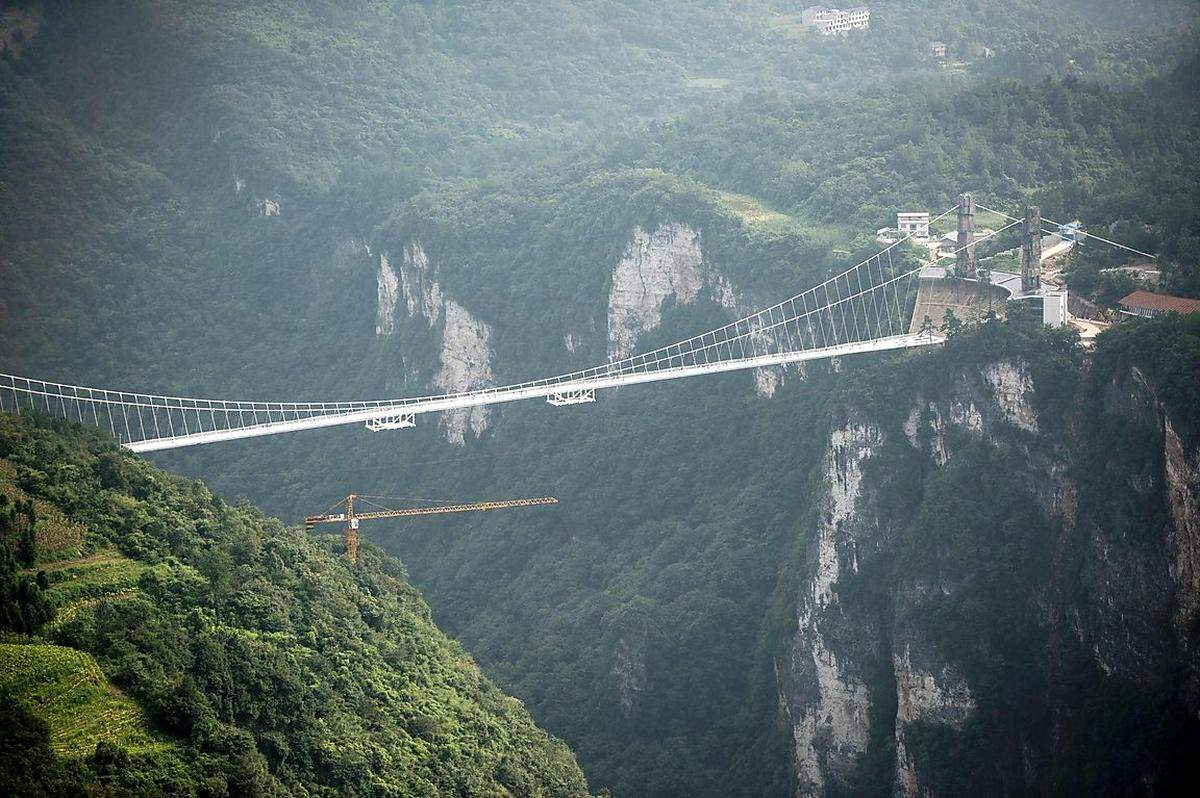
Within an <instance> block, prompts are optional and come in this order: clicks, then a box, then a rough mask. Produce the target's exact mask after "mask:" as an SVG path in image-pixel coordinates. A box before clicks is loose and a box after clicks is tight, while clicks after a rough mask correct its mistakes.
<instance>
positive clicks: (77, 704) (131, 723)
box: [0, 642, 172, 758]
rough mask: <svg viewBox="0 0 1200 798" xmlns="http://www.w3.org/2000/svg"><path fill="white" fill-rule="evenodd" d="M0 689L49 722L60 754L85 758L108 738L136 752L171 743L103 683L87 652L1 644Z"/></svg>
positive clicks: (138, 710) (42, 645)
mask: <svg viewBox="0 0 1200 798" xmlns="http://www.w3.org/2000/svg"><path fill="white" fill-rule="evenodd" d="M0 692H3V693H8V694H10V695H19V696H21V701H22V703H24V704H25V705H26V706H27V708H28V709H29V710H30V711H31V712H33V713H34V714H35V715H37V716H38V717H40V718H42V719H43V720H45V721H46V723H48V724H49V725H50V745H51V747H52V748H53V749H54V752H55V753H56V754H58V755H59V756H63V757H67V758H78V757H83V756H87V755H88V754H90V753H92V751H94V750H95V748H96V743H98V742H100V741H107V742H109V743H113V744H116V745H119V746H121V747H122V748H124V749H125V750H126V751H128V752H130V753H133V754H137V753H145V752H150V751H156V750H162V749H165V748H167V747H169V746H171V744H172V743H171V742H170V740H169V739H168V738H166V737H165V736H163V735H160V734H158V733H156V732H155V731H153V730H152V729H151V728H150V725H149V721H148V719H147V717H146V713H145V712H143V711H142V708H141V707H140V706H138V704H137V703H136V702H134V700H133V699H131V698H130V697H129V696H127V695H125V694H124V693H122V692H121V691H120V690H118V689H117V688H116V687H114V686H113V685H112V684H110V683H109V682H108V680H107V679H106V678H105V676H104V673H103V672H102V671H101V670H100V666H99V665H97V664H96V661H95V660H94V659H92V657H91V656H90V655H88V654H85V653H83V652H82V651H76V650H75V649H73V648H65V647H63V646H55V645H50V644H48V643H38V642H34V643H0Z"/></svg>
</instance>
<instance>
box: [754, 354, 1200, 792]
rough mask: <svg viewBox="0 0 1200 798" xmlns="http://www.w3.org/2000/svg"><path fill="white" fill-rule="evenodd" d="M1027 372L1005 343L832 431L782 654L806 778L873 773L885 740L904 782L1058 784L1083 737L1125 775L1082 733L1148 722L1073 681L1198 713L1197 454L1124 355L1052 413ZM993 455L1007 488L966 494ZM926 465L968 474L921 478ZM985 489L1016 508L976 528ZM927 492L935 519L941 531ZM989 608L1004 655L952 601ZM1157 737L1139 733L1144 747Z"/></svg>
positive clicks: (827, 782) (790, 719) (1103, 778)
mask: <svg viewBox="0 0 1200 798" xmlns="http://www.w3.org/2000/svg"><path fill="white" fill-rule="evenodd" d="M1034 372H1035V370H1034V369H1033V368H1031V366H1030V365H1029V364H1028V363H1027V362H1025V361H1023V360H1021V359H1020V358H1011V357H1010V358H1000V359H997V360H994V361H992V362H987V363H981V364H979V365H978V366H968V367H965V368H964V369H963V370H962V371H961V372H960V373H959V374H957V375H954V374H951V375H949V378H948V379H942V380H939V382H940V386H937V387H933V388H924V389H921V390H923V391H925V393H924V395H916V396H913V397H912V399H911V400H910V401H912V404H911V406H910V410H909V412H908V413H907V414H906V417H902V418H901V419H900V420H899V421H898V422H893V423H896V428H895V432H896V433H899V434H898V435H895V437H893V432H892V427H891V426H889V424H887V423H884V422H883V421H882V419H875V418H872V417H870V416H869V415H866V416H864V415H861V414H858V415H854V416H852V418H853V419H854V420H853V421H844V422H842V423H841V424H840V426H836V427H835V428H834V429H833V431H832V434H831V435H830V437H829V439H828V441H827V445H826V452H825V456H824V459H823V461H822V466H821V473H820V479H821V482H822V483H823V485H824V488H823V490H822V492H821V493H820V494H819V496H818V497H817V502H818V504H817V506H818V507H819V509H820V518H819V520H818V523H817V524H816V526H815V528H814V532H813V536H812V539H811V541H810V543H809V544H808V545H809V548H808V556H807V557H806V560H805V565H804V567H803V573H804V575H805V576H804V579H803V581H802V582H801V586H800V591H799V595H798V597H797V604H796V619H797V622H796V625H795V627H794V633H793V634H792V636H791V639H790V640H789V641H788V642H787V646H786V652H785V653H784V654H783V656H781V657H780V658H779V659H777V661H776V665H775V673H776V679H777V682H778V687H779V696H780V709H781V712H782V714H783V717H784V718H785V720H786V722H787V724H788V727H789V729H790V731H791V736H792V739H793V743H794V746H793V750H792V755H793V767H794V772H795V776H796V788H797V789H796V794H797V795H840V794H847V793H850V794H853V793H855V792H856V791H859V790H862V789H864V784H866V783H870V784H871V785H872V787H871V789H872V790H879V789H881V788H882V784H881V781H880V779H881V778H882V776H881V775H880V774H881V773H883V772H884V771H881V770H880V769H879V766H878V762H879V757H880V756H884V757H887V758H889V759H890V771H888V772H890V788H889V789H890V790H891V791H892V792H893V793H894V794H896V795H904V796H916V795H953V794H960V791H961V790H964V789H968V788H969V789H974V790H977V791H979V792H980V793H981V794H1014V793H1021V792H1030V791H1032V792H1046V791H1049V792H1054V791H1056V790H1059V789H1061V788H1063V786H1064V785H1066V784H1068V783H1069V782H1070V779H1072V778H1077V777H1078V771H1077V770H1074V768H1077V766H1078V763H1079V762H1081V761H1086V762H1089V763H1091V762H1093V760H1092V759H1089V758H1090V757H1093V756H1095V757H1096V759H1095V760H1094V764H1090V765H1089V766H1090V767H1091V768H1092V770H1093V771H1094V772H1090V773H1089V774H1088V775H1089V777H1090V778H1093V779H1096V780H1097V781H1096V782H1095V783H1097V784H1106V785H1111V784H1114V783H1120V780H1121V779H1122V778H1125V777H1127V774H1125V773H1123V771H1122V769H1121V768H1120V767H1116V766H1114V765H1113V764H1112V762H1111V759H1109V758H1106V757H1105V756H1104V755H1097V754H1096V753H1095V752H1096V750H1097V749H1096V744H1095V739H1097V738H1095V737H1094V735H1095V734H1098V733H1099V734H1119V735H1125V736H1129V735H1138V734H1142V733H1143V731H1142V730H1143V727H1142V726H1137V725H1136V724H1135V725H1130V723H1129V722H1128V721H1127V720H1126V719H1125V718H1123V717H1120V716H1119V715H1118V716H1114V715H1112V713H1109V712H1107V711H1105V710H1104V709H1103V707H1104V704H1103V703H1102V702H1101V703H1096V704H1094V705H1090V706H1087V707H1083V708H1081V706H1080V702H1081V700H1082V699H1081V697H1080V696H1081V695H1090V696H1092V698H1091V700H1092V701H1096V700H1097V697H1101V696H1103V697H1107V696H1125V697H1126V699H1125V700H1130V701H1133V702H1134V704H1135V705H1137V702H1139V701H1140V702H1142V704H1141V706H1142V707H1143V711H1145V712H1147V713H1150V715H1153V716H1155V717H1157V716H1158V715H1160V714H1163V713H1166V715H1167V716H1170V717H1173V718H1175V720H1173V721H1172V722H1173V723H1176V724H1180V725H1179V726H1176V727H1174V728H1184V727H1185V726H1186V724H1187V723H1188V722H1189V721H1187V720H1186V716H1185V715H1181V714H1178V713H1181V712H1183V710H1181V709H1180V708H1179V707H1180V706H1184V707H1188V709H1187V710H1186V712H1188V713H1190V714H1191V715H1192V717H1193V720H1192V721H1191V723H1192V724H1193V725H1195V718H1200V715H1197V714H1196V713H1197V712H1200V664H1198V661H1200V657H1198V656H1197V652H1198V651H1200V641H1197V640H1196V639H1194V638H1195V636H1196V631H1195V630H1196V629H1197V618H1198V616H1200V543H1198V541H1200V523H1198V522H1200V453H1198V452H1197V449H1196V448H1195V447H1189V446H1188V445H1187V443H1186V438H1185V436H1183V435H1181V434H1180V433H1179V432H1178V431H1177V430H1176V428H1175V426H1174V425H1173V423H1172V418H1171V408H1169V407H1166V406H1165V405H1164V404H1163V403H1162V402H1161V401H1160V400H1159V398H1158V396H1157V395H1156V393H1155V391H1154V388H1153V386H1152V384H1151V383H1150V381H1149V380H1148V379H1147V378H1146V377H1145V376H1144V375H1143V374H1142V373H1141V372H1139V371H1138V370H1137V369H1132V370H1130V371H1128V372H1127V373H1124V374H1122V375H1121V376H1119V377H1118V378H1117V379H1115V380H1113V381H1112V383H1111V384H1109V385H1108V386H1107V387H1106V388H1104V389H1103V390H1097V388H1096V387H1094V386H1085V387H1084V388H1083V390H1084V392H1085V394H1090V395H1097V396H1098V397H1099V398H1098V399H1097V401H1098V402H1099V409H1097V407H1094V406H1091V405H1088V404H1087V403H1086V402H1085V403H1083V404H1077V405H1076V411H1075V412H1076V415H1074V416H1068V417H1065V418H1059V417H1057V416H1054V415H1046V416H1043V415H1040V413H1039V410H1038V409H1037V408H1039V407H1042V403H1041V402H1038V401H1035V398H1036V397H1037V391H1038V384H1037V381H1036V380H1035V374H1034ZM1039 373H1044V372H1039ZM928 384H930V383H927V385H928ZM935 385H936V384H935ZM1100 394H1103V396H1099V395H1100ZM1081 408H1083V409H1081ZM1097 413H1099V416H1100V417H1099V418H1096V417H1094V416H1095V415H1096V414H1097ZM1080 414H1082V416H1081V415H1080ZM1088 414H1091V416H1088ZM1080 436H1084V437H1080ZM1088 436H1090V437H1088ZM889 441H897V442H899V443H900V444H901V449H903V450H905V451H907V454H900V453H897V451H896V450H895V449H894V448H892V449H889ZM987 451H990V452H994V453H995V454H994V455H987V454H981V452H987ZM1005 453H1007V454H1005ZM914 458H915V459H914ZM875 461H880V465H879V466H878V467H875V466H874V465H873V463H874V462H875ZM922 462H924V465H921V463H922ZM906 464H907V465H906ZM981 464H982V465H981ZM981 467H982V470H980V469H981ZM998 467H1003V469H1004V472H1003V473H1005V474H1008V475H1011V477H1012V478H1011V480H1010V481H1009V482H1007V483H1006V487H1005V488H1004V489H1003V490H1001V491H999V492H998V493H996V494H995V495H994V496H992V497H991V498H990V499H986V500H981V499H980V498H978V497H976V496H975V495H973V493H974V492H975V491H976V490H978V487H977V486H978V485H980V483H981V481H982V483H983V484H987V483H991V482H994V481H995V480H996V479H997V475H998V474H999V473H1000V472H998V471H995V470H988V469H989V468H990V469H996V468H998ZM905 469H908V470H910V471H913V472H921V473H923V474H924V476H921V477H920V478H919V479H918V481H917V482H914V481H913V480H912V479H911V478H907V477H906V476H905V475H904V474H903V472H904V471H905ZM1101 472H1102V473H1101ZM947 473H951V474H954V475H955V476H953V478H952V479H950V480H943V479H942V475H944V474H947ZM1081 478H1082V480H1083V482H1082V483H1081V484H1082V485H1083V487H1081V486H1080V484H1076V481H1077V480H1080V479H1081ZM939 481H941V483H942V484H943V485H955V486H957V487H956V488H955V490H959V491H968V494H967V495H966V496H964V497H963V498H961V499H958V500H956V499H954V498H952V497H950V496H947V495H946V494H945V493H944V492H943V493H936V492H935V496H934V498H933V499H932V500H931V499H929V498H928V497H926V498H922V495H921V491H922V490H927V491H928V490H933V489H932V488H931V487H929V486H931V485H934V484H936V483H938V482H939ZM920 484H924V485H925V486H926V487H925V488H921V487H920ZM898 486H902V487H903V490H905V491H907V492H909V493H910V494H911V496H898V494H897V490H898ZM981 501H982V504H983V505H984V507H989V506H993V505H995V504H996V503H997V502H999V504H1000V505H1004V504H1005V503H1006V502H1011V507H1000V508H997V509H995V510H994V511H993V510H991V509H989V510H987V511H986V512H985V513H984V515H985V516H987V518H988V519H989V520H988V521H987V522H986V523H984V524H983V525H982V526H981V525H979V524H975V525H974V526H973V527H972V528H969V529H968V528H967V527H971V526H972V525H971V524H970V523H969V522H970V521H971V520H972V519H970V518H968V517H966V516H964V515H962V514H961V513H962V512H964V511H966V512H971V511H972V510H973V511H974V512H976V513H978V512H979V509H978V508H979V507H980V504H981ZM989 502H990V503H991V504H990V505H989ZM901 505H907V506H908V509H907V510H902V511H901V512H900V513H899V515H901V516H904V517H903V518H901V519H899V520H897V518H896V517H895V516H896V515H897V508H898V507H899V506H901ZM920 507H927V508H929V509H928V510H927V512H931V513H934V515H933V516H931V519H932V520H933V521H935V522H936V523H937V524H939V526H937V527H936V528H937V529H938V530H939V531H938V532H936V533H934V534H932V536H930V535H923V534H922V533H921V528H922V526H923V525H924V523H925V521H924V518H925V517H924V515H921V514H920V513H919V512H918V508H920ZM906 513H908V515H905V514H906ZM939 513H940V514H941V515H940V516H938V514H939ZM1168 517H1169V519H1168ZM939 518H940V520H939ZM959 519H961V523H962V526H963V527H964V529H962V530H961V531H959V530H957V529H956V526H958V522H959ZM1164 521H1165V523H1163V522H1164ZM1159 529H1161V535H1160V533H1159V531H1158V530H1159ZM947 535H949V536H950V537H947ZM1156 535H1160V536H1159V537H1156ZM956 537H957V539H955V538H956ZM1030 550H1032V551H1033V552H1034V554H1032V555H1029V554H1027V552H1028V551H1030ZM1007 557H1024V558H1025V559H1024V560H1023V561H1022V562H1021V563H1020V564H1018V565H1013V566H1009V565H1008V564H1007V563H1005V562H1004V561H1003V558H1007ZM998 565H999V566H1001V568H1000V570H998V571H997V573H992V574H989V571H991V570H992V569H994V568H996V566H998ZM860 572H861V573H860ZM863 575H866V577H865V579H864V577H863ZM997 578H999V579H1000V580H1001V581H999V582H995V581H994V580H996V579H997ZM864 581H865V582H869V583H870V584H868V585H866V586H864ZM997 591H999V592H997ZM981 599H982V600H985V601H989V600H990V601H992V602H993V605H991V606H990V608H989V609H988V610H987V613H988V614H983V615H980V614H979V611H978V610H975V611H973V610H971V607H972V606H973V605H974V606H978V602H980V601H981ZM998 608H1001V609H1003V608H1012V609H1013V611H1014V612H1015V615H1011V616H1010V617H1008V618H1006V619H1005V620H1004V621H1003V622H1004V623H1005V624H1007V626H1006V627H1005V629H1006V631H1005V634H1018V635H1022V636H1023V637H1022V639H1023V640H1026V641H1028V642H1026V643H1024V644H1023V646H1024V647H1023V648H1020V649H1019V650H1017V651H1015V652H1013V651H1010V652H1009V653H1007V654H1004V655H1003V656H1004V657H1005V662H1006V663H1009V664H1012V665H1013V666H1014V668H1016V670H1013V671H1009V672H1004V671H997V670H995V669H994V668H992V666H990V665H989V663H990V662H992V661H994V660H993V657H994V656H996V655H995V654H993V655H987V656H982V657H981V656H980V649H979V646H980V645H981V644H982V645H991V644H994V643H995V642H1000V641H1002V639H1003V638H1002V637H997V636H995V635H993V634H990V633H989V632H988V631H987V630H986V629H984V630H983V631H980V626H979V624H980V620H976V621H975V624H976V625H975V627H974V628H972V627H965V628H964V627H963V626H962V625H961V622H960V621H959V622H956V621H954V619H955V618H967V617H972V618H976V619H985V620H983V621H982V624H983V626H987V625H988V624H990V623H992V620H991V619H992V618H993V617H994V616H993V615H991V614H990V613H993V612H995V611H996V610H997V609H998ZM972 612H974V613H975V614H974V615H972ZM996 622H1000V621H999V620H997V621H996ZM1008 639H1011V638H1008ZM988 641H993V642H992V643H989V642H988ZM1029 646H1033V647H1034V648H1029ZM984 650H986V649H984ZM1010 661H1011V662H1010ZM1181 666H1182V667H1181ZM1015 673H1020V674H1021V676H1019V677H1017V676H1015V675H1014V674H1015ZM1180 673H1182V674H1183V676H1182V677H1181V676H1180V675H1179V674H1180ZM1010 680H1011V681H1010ZM998 684H1005V685H1007V686H1006V688H1005V689H1006V690H1017V691H1018V692H1019V693H1020V695H1021V697H1020V699H1019V700H1018V699H1014V698H1013V697H1012V696H1011V695H1000V694H998V693H997V689H998V688H997V685H998ZM1171 684H1174V687H1170V688H1168V687H1166V686H1165V685H1171ZM1064 685H1069V688H1064ZM1168 689H1170V690H1174V691H1175V693H1174V694H1172V693H1170V692H1165V693H1164V692H1163V691H1164V690H1168ZM1172 695H1174V696H1175V697H1173V698H1172V697H1171V696H1172ZM1153 702H1161V703H1153ZM1172 702H1177V703H1172ZM1095 713H1098V714H1095ZM1169 713H1177V714H1174V715H1169ZM1145 723H1151V721H1150V720H1146V721H1145ZM1097 727H1100V728H1103V729H1105V730H1106V731H1104V732H1097V731H1096V730H1095V729H1096V728H1097ZM1152 727H1153V723H1151V725H1150V726H1149V727H1145V728H1152ZM887 737H890V738H891V739H890V743H887V744H886V745H885V744H881V743H880V742H879V741H880V740H881V739H886V738H887ZM1156 740H1158V738H1156V737H1154V736H1152V735H1151V736H1148V737H1145V738H1139V737H1136V736H1135V737H1133V738H1132V739H1131V740H1130V744H1131V745H1141V746H1144V747H1145V751H1147V752H1153V751H1155V750H1158V749H1156V746H1160V745H1161V742H1156ZM1175 744H1178V743H1175ZM959 746H961V747H959ZM952 751H958V752H959V753H958V754H952V753H950V752H952ZM971 752H974V753H971ZM1150 755H1151V754H1150V753H1144V754H1141V755H1140V756H1143V757H1146V756H1150ZM960 756H961V757H962V759H961V761H960V760H959V757H960ZM868 762H875V763H876V765H875V766H873V767H874V769H873V770H870V769H869V768H870V767H871V766H868V765H866V764H864V763H868ZM967 762H969V764H967ZM1064 763H1067V764H1064ZM1064 768H1066V770H1065V771H1064V770H1063V769H1064ZM1072 774H1074V775H1072ZM1064 779H1066V781H1064ZM864 780H866V781H864ZM1140 789H1142V790H1143V791H1145V792H1147V793H1148V794H1150V793H1153V792H1154V791H1155V789H1154V784H1153V783H1151V782H1145V783H1143V784H1142V785H1141V787H1140Z"/></svg>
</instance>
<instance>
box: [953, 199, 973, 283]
mask: <svg viewBox="0 0 1200 798" xmlns="http://www.w3.org/2000/svg"><path fill="white" fill-rule="evenodd" d="M977 269H978V263H977V262H976V260H975V198H974V197H972V196H971V195H970V193H963V194H959V195H958V261H957V262H956V264H955V266H954V272H955V275H956V276H958V277H966V278H970V277H974V276H975V272H976V270H977Z"/></svg>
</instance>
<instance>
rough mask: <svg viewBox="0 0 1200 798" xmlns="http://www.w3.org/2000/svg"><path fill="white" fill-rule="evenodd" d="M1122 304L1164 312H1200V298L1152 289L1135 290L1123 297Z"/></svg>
mask: <svg viewBox="0 0 1200 798" xmlns="http://www.w3.org/2000/svg"><path fill="white" fill-rule="evenodd" d="M1121 304H1122V305H1125V306H1126V307H1131V308H1145V309H1146V310H1157V311H1160V312H1163V313H1166V312H1168V311H1172V310H1173V311H1175V312H1176V313H1200V299H1188V298H1186V297H1181V296H1171V295H1170V294H1155V293H1153V292H1152V291H1134V292H1133V293H1132V294H1130V295H1129V296H1127V297H1124V298H1123V299H1121Z"/></svg>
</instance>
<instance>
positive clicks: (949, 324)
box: [939, 308, 962, 337]
mask: <svg viewBox="0 0 1200 798" xmlns="http://www.w3.org/2000/svg"><path fill="white" fill-rule="evenodd" d="M939 329H940V330H941V331H942V332H944V333H945V334H946V335H947V337H949V336H951V335H954V334H955V333H956V332H958V331H959V330H961V329H962V322H961V321H959V319H958V316H955V315H954V311H953V310H951V309H950V308H946V315H945V316H943V317H942V326H941V327H940V328H939Z"/></svg>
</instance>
